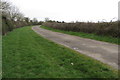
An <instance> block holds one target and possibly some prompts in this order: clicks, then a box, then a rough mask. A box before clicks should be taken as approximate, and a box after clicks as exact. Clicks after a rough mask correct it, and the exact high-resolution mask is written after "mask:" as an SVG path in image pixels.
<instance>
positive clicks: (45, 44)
mask: <svg viewBox="0 0 120 80" xmlns="http://www.w3.org/2000/svg"><path fill="white" fill-rule="evenodd" d="M2 57H3V61H2V62H3V78H116V77H118V75H117V74H118V73H117V71H115V70H113V69H112V68H111V67H109V66H108V65H105V64H103V63H101V62H99V61H96V60H94V59H92V58H90V57H87V56H85V55H82V54H79V53H77V52H75V51H73V50H70V49H68V48H65V47H63V46H61V45H58V44H55V43H53V42H51V41H49V40H46V39H44V38H43V37H41V36H39V35H38V34H36V33H35V32H34V31H32V29H31V27H30V26H28V27H23V28H19V29H15V30H13V31H12V32H9V33H8V34H7V35H6V36H3V55H2Z"/></svg>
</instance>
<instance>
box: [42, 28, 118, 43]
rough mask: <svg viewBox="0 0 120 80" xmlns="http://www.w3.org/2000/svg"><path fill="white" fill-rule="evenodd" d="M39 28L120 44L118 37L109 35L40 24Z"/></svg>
mask: <svg viewBox="0 0 120 80" xmlns="http://www.w3.org/2000/svg"><path fill="white" fill-rule="evenodd" d="M41 28H44V29H48V30H52V31H55V32H61V33H65V34H70V35H75V36H79V37H83V38H89V39H94V40H98V41H104V42H109V43H114V44H119V45H120V38H113V37H111V36H100V35H96V34H93V33H90V34H89V33H83V32H72V31H64V30H58V29H54V28H51V27H46V26H41Z"/></svg>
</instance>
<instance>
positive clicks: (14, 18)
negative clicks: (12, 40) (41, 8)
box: [0, 0, 40, 35]
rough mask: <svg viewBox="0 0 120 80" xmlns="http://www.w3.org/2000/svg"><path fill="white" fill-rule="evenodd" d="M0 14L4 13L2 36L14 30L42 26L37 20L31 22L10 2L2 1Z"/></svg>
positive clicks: (0, 2)
mask: <svg viewBox="0 0 120 80" xmlns="http://www.w3.org/2000/svg"><path fill="white" fill-rule="evenodd" d="M0 12H1V13H2V34H3V35H4V34H6V33H7V32H9V31H12V30H13V29H14V28H18V27H23V26H28V25H37V24H40V23H39V22H38V21H37V19H36V18H34V19H33V20H30V19H29V18H28V17H24V15H23V14H22V13H21V12H20V11H19V9H18V8H17V7H15V6H14V5H12V4H11V3H10V2H8V1H5V0H2V1H0Z"/></svg>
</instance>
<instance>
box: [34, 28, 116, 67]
mask: <svg viewBox="0 0 120 80" xmlns="http://www.w3.org/2000/svg"><path fill="white" fill-rule="evenodd" d="M32 29H33V30H34V31H35V32H36V33H38V34H40V35H41V36H43V37H44V38H47V39H49V40H52V41H54V42H56V43H58V44H62V45H64V46H66V47H68V48H71V49H73V50H76V51H78V52H80V53H82V54H85V55H87V56H90V57H92V58H94V59H97V60H99V61H101V62H103V63H106V64H108V65H110V66H112V67H114V68H116V69H118V45H115V44H111V43H107V42H101V41H96V40H91V39H86V38H81V37H77V36H72V35H67V34H63V33H58V32H52V31H50V30H46V29H42V28H40V27H39V26H34V27H32Z"/></svg>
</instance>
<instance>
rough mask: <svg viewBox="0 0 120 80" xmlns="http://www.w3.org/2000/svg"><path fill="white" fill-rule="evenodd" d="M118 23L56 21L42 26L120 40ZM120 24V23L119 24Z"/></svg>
mask: <svg viewBox="0 0 120 80" xmlns="http://www.w3.org/2000/svg"><path fill="white" fill-rule="evenodd" d="M118 22H119V21H116V22H112V21H111V22H98V23H93V22H76V23H64V22H63V23H62V22H61V23H60V22H59V23H58V22H55V21H53V22H52V21H48V22H46V23H44V24H42V25H44V26H47V27H51V28H55V29H59V30H64V31H73V32H84V33H93V34H96V35H101V36H111V37H116V38H118V37H119V38H120V29H119V28H118V27H119V26H118ZM119 23H120V22H119Z"/></svg>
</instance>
